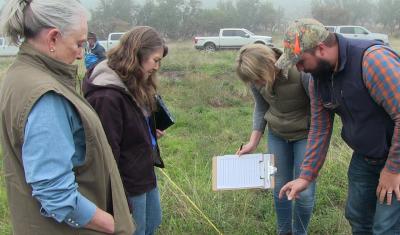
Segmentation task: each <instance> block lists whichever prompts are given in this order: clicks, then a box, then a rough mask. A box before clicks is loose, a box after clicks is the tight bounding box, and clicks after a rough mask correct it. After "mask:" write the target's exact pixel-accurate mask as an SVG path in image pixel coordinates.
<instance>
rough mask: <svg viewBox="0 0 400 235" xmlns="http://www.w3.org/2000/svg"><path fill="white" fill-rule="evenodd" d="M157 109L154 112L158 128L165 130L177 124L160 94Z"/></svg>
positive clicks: (157, 96) (157, 97)
mask: <svg viewBox="0 0 400 235" xmlns="http://www.w3.org/2000/svg"><path fill="white" fill-rule="evenodd" d="M156 103H157V110H156V112H154V118H155V123H156V128H157V129H159V130H162V131H163V130H165V129H167V128H168V127H170V126H172V125H174V124H175V119H174V117H173V116H172V114H171V112H170V111H169V110H168V108H167V106H166V105H165V103H164V101H163V99H162V98H161V96H160V95H156Z"/></svg>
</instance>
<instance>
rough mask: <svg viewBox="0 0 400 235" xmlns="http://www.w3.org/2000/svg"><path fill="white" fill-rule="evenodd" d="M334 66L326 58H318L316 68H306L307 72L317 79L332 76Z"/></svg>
mask: <svg viewBox="0 0 400 235" xmlns="http://www.w3.org/2000/svg"><path fill="white" fill-rule="evenodd" d="M333 70H334V68H333V66H332V65H331V64H330V63H329V62H328V61H326V60H324V59H318V62H317V67H316V68H315V69H307V70H304V72H306V73H310V74H311V75H312V76H313V78H315V79H324V78H330V77H331V76H332V74H333Z"/></svg>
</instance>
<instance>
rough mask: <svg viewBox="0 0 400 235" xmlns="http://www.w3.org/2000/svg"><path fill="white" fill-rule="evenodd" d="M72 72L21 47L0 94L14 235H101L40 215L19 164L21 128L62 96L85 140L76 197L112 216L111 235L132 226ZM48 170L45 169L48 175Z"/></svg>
mask: <svg viewBox="0 0 400 235" xmlns="http://www.w3.org/2000/svg"><path fill="white" fill-rule="evenodd" d="M76 72H77V67H76V66H74V65H67V64H64V63H61V62H58V61H55V60H54V59H52V58H50V57H48V56H45V55H43V54H41V53H39V52H38V51H36V50H35V49H33V48H32V47H31V46H30V45H29V44H27V43H24V44H23V45H22V46H21V48H20V52H19V54H18V56H17V58H16V60H15V62H14V64H13V65H11V67H10V69H9V70H8V72H7V74H6V75H5V78H4V81H3V87H2V89H1V91H0V111H1V135H2V145H3V155H4V157H3V158H4V172H5V178H6V185H7V194H8V201H9V206H10V212H11V220H12V223H13V233H14V234H16V235H26V234H30V235H46V234H49V235H54V234H63V235H65V234H102V233H100V232H96V231H93V230H88V229H84V228H82V229H75V228H72V227H70V226H68V225H67V224H66V223H58V222H56V221H55V220H54V219H52V218H46V217H44V216H42V215H41V214H40V211H39V210H40V203H39V202H38V201H37V200H36V199H35V198H33V197H32V195H31V194H32V189H31V187H30V186H29V185H28V184H27V183H26V180H25V175H24V169H23V164H22V156H21V152H22V144H23V138H24V128H25V124H26V121H27V117H28V115H29V112H30V110H31V109H32V106H33V105H34V104H35V102H36V101H37V100H38V99H39V98H40V97H41V96H42V95H43V94H45V93H46V92H48V91H54V92H56V93H57V94H59V95H62V96H63V97H65V98H66V99H67V100H69V101H70V102H71V104H72V105H73V106H74V107H75V108H76V110H77V111H78V113H79V116H80V118H81V120H82V125H83V127H84V131H85V138H86V155H85V162H84V164H83V165H82V166H79V167H75V168H74V169H73V170H74V172H75V177H76V182H77V183H78V185H79V188H78V190H79V192H80V193H81V194H82V195H84V196H85V197H87V198H88V199H89V200H90V201H92V202H93V203H94V204H96V205H97V207H99V208H100V209H102V210H104V211H107V212H109V213H111V214H113V216H114V219H115V234H121V235H122V234H124V235H125V234H126V235H132V234H133V231H134V225H133V222H132V217H131V216H130V214H129V209H128V204H127V201H126V197H125V193H124V190H123V186H122V182H121V178H120V175H119V172H118V168H117V166H116V163H115V160H114V157H113V153H112V151H111V148H110V146H109V144H108V142H107V138H106V135H105V134H104V131H103V128H102V125H101V123H100V120H99V118H98V117H97V115H96V113H95V111H94V110H93V109H92V108H91V106H90V105H89V104H88V103H87V102H86V101H85V100H84V99H83V98H82V97H80V96H78V95H77V93H76V92H75V90H74V89H75V79H74V78H75V75H76ZM50 170H51V169H49V171H50Z"/></svg>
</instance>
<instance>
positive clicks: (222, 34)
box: [193, 28, 272, 51]
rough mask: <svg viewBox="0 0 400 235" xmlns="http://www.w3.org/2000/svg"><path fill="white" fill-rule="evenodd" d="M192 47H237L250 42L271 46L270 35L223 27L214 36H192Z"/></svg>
mask: <svg viewBox="0 0 400 235" xmlns="http://www.w3.org/2000/svg"><path fill="white" fill-rule="evenodd" d="M193 41H194V47H195V48H196V49H198V50H205V51H215V50H219V49H239V48H241V47H242V46H243V45H246V44H250V43H260V44H264V45H270V46H272V37H269V36H258V35H255V34H254V33H252V32H250V31H249V30H247V29H243V28H224V29H220V30H219V36H216V37H194V38H193Z"/></svg>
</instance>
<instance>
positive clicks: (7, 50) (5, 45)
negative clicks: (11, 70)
mask: <svg viewBox="0 0 400 235" xmlns="http://www.w3.org/2000/svg"><path fill="white" fill-rule="evenodd" d="M18 51H19V47H18V46H14V45H10V44H9V42H8V41H7V39H6V38H4V37H0V56H15V55H17V53H18Z"/></svg>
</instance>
